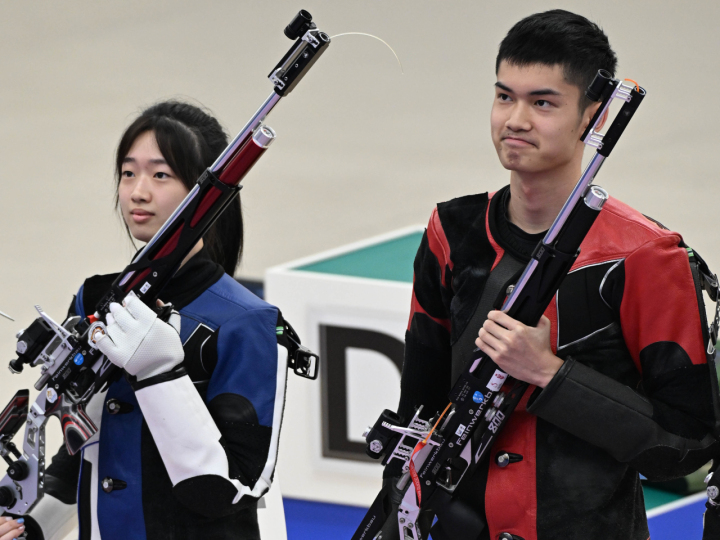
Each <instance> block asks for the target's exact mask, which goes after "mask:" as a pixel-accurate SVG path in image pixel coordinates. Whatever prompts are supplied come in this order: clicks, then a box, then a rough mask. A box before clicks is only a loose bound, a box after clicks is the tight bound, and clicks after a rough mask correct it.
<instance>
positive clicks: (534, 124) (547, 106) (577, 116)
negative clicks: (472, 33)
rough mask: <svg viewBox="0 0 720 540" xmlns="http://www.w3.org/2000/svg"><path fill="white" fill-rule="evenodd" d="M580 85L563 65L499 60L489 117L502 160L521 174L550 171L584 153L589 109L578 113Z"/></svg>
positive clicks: (504, 164)
mask: <svg viewBox="0 0 720 540" xmlns="http://www.w3.org/2000/svg"><path fill="white" fill-rule="evenodd" d="M579 100H580V89H579V88H578V87H577V86H575V85H573V84H570V83H568V82H567V81H566V80H565V77H564V76H563V69H562V68H561V67H560V66H559V65H554V66H552V67H551V66H547V65H543V64H531V65H528V66H517V65H513V64H508V63H507V62H506V61H502V62H501V63H500V68H499V69H498V73H497V83H495V99H494V101H493V106H492V112H491V115H490V126H491V130H492V139H493V144H495V150H497V153H498V157H499V158H500V163H502V165H503V167H505V168H506V169H508V170H511V171H517V172H520V173H542V172H550V171H552V170H554V169H557V168H558V167H562V166H563V165H566V164H567V163H568V162H570V161H571V160H572V159H573V158H576V157H577V156H578V153H579V155H580V156H581V155H582V142H580V135H582V131H583V130H584V129H585V127H586V126H587V124H588V122H589V120H590V111H588V110H586V111H585V112H584V113H583V114H581V113H580V112H579V109H578V103H579Z"/></svg>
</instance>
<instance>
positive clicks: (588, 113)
mask: <svg viewBox="0 0 720 540" xmlns="http://www.w3.org/2000/svg"><path fill="white" fill-rule="evenodd" d="M600 105H602V103H593V104H592V105H590V106H589V107H588V108H587V109H585V112H584V113H583V124H582V131H583V132H584V131H585V130H586V129H587V127H588V124H589V123H590V122H592V119H593V117H594V116H595V113H596V112H597V110H598V109H599V108H600ZM609 112H610V109H607V110H606V111H605V113H604V114H603V115H602V117H600V121H599V122H598V126H597V131H600V130H602V128H603V126H604V125H605V122H607V119H608V113H609Z"/></svg>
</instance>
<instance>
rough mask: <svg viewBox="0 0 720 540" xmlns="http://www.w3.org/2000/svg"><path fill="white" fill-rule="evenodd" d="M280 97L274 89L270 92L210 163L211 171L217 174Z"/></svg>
mask: <svg viewBox="0 0 720 540" xmlns="http://www.w3.org/2000/svg"><path fill="white" fill-rule="evenodd" d="M281 97H282V96H279V95H278V94H276V93H275V91H273V92H272V93H271V94H270V96H269V97H268V98H267V99H266V100H265V103H263V104H262V105H261V106H260V108H259V109H258V110H257V112H256V113H255V114H254V115H253V117H252V118H251V119H250V120H249V121H248V123H247V124H245V127H244V128H242V130H241V131H240V133H238V134H237V136H236V137H235V138H234V139H233V141H232V142H231V143H230V145H229V146H228V147H227V148H226V149H225V150H224V151H223V153H222V154H220V156H218V158H217V159H216V160H215V163H213V164H212V165H211V167H210V170H211V171H212V172H214V173H216V174H217V173H218V172H219V171H220V170H221V169H222V168H223V167H224V166H225V165H226V164H227V163H228V162H229V161H230V160H231V159H232V158H233V157H234V156H235V154H236V153H237V152H238V151H239V150H240V149H241V148H242V147H243V145H244V144H245V143H246V142H247V140H248V139H249V138H250V136H251V135H252V133H253V132H254V131H255V129H256V128H257V127H258V126H259V125H260V124H261V123H262V121H263V120H265V117H266V116H267V115H268V114H270V111H272V110H273V107H275V105H277V102H278V101H280V98H281Z"/></svg>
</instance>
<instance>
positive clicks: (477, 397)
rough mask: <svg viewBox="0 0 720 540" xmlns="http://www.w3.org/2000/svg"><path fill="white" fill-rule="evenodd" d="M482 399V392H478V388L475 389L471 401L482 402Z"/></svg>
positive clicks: (483, 397)
mask: <svg viewBox="0 0 720 540" xmlns="http://www.w3.org/2000/svg"><path fill="white" fill-rule="evenodd" d="M483 399H485V396H483V395H482V392H480V390H477V391H476V392H475V393H474V394H473V401H474V402H475V403H482V402H483Z"/></svg>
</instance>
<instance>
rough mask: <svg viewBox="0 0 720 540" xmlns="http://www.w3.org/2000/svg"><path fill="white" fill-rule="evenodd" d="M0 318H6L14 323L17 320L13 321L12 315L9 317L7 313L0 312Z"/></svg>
mask: <svg viewBox="0 0 720 540" xmlns="http://www.w3.org/2000/svg"><path fill="white" fill-rule="evenodd" d="M0 317H5V318H6V319H9V320H11V321H14V320H15V319H13V318H12V317H11V316H10V315H8V314H7V313H5V312H4V311H0Z"/></svg>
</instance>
